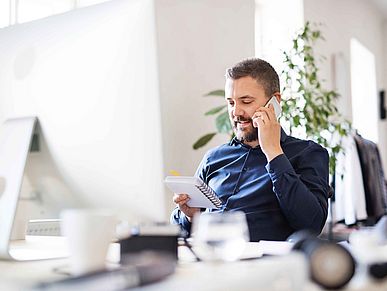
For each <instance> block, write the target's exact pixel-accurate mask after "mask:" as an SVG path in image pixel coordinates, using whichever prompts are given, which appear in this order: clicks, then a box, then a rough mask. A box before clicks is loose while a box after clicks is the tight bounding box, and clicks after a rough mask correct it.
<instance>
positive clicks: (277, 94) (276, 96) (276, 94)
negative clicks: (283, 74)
mask: <svg viewBox="0 0 387 291" xmlns="http://www.w3.org/2000/svg"><path fill="white" fill-rule="evenodd" d="M273 96H275V98H276V99H277V101H278V103H281V93H280V92H275V93H274V94H273Z"/></svg>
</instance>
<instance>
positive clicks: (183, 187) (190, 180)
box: [165, 176, 222, 209]
mask: <svg viewBox="0 0 387 291" xmlns="http://www.w3.org/2000/svg"><path fill="white" fill-rule="evenodd" d="M165 184H166V185H167V186H168V188H169V189H171V190H172V191H173V192H174V193H186V194H188V195H189V197H190V198H191V199H190V200H189V201H188V203H187V205H188V206H190V207H200V208H211V209H218V208H220V207H221V206H222V201H221V200H220V199H219V198H218V196H217V195H216V193H215V191H214V190H212V189H211V187H210V186H208V185H207V184H206V183H204V182H203V181H202V180H201V179H200V178H199V177H188V176H168V177H166V178H165Z"/></svg>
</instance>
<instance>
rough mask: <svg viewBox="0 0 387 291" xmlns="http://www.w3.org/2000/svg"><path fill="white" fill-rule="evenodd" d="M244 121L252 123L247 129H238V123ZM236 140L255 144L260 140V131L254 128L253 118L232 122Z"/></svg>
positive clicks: (241, 118) (240, 118) (239, 118)
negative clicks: (254, 142)
mask: <svg viewBox="0 0 387 291" xmlns="http://www.w3.org/2000/svg"><path fill="white" fill-rule="evenodd" d="M241 121H242V122H243V121H248V122H250V126H248V127H245V128H238V123H239V122H241ZM231 123H232V125H233V131H234V133H235V136H236V138H237V139H238V140H239V141H241V142H253V141H256V140H258V129H257V128H255V127H254V126H253V120H252V119H251V118H243V117H238V119H237V121H232V122H231Z"/></svg>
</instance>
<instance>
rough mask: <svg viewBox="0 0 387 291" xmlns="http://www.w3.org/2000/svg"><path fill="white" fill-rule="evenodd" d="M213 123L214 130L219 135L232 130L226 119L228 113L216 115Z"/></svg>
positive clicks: (227, 118)
mask: <svg viewBox="0 0 387 291" xmlns="http://www.w3.org/2000/svg"><path fill="white" fill-rule="evenodd" d="M215 123H216V129H217V130H218V132H219V133H229V132H230V131H231V129H232V128H231V123H230V119H229V117H228V112H223V113H222V114H220V115H218V117H217V118H216V120H215Z"/></svg>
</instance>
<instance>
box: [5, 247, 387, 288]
mask: <svg viewBox="0 0 387 291" xmlns="http://www.w3.org/2000/svg"><path fill="white" fill-rule="evenodd" d="M181 250H182V251H180V250H179V256H180V255H181V256H182V257H183V258H182V259H181V260H180V261H179V263H178V266H177V269H176V272H175V274H173V275H172V276H170V277H168V278H166V279H165V280H163V281H162V282H160V283H157V284H151V285H147V286H144V287H141V288H137V289H136V290H142V291H156V290H157V291H160V290H184V291H187V290H188V291H190V290H195V291H198V290H211V291H216V290H222V291H223V290H238V291H239V290H292V291H293V290H297V291H298V290H300V291H301V290H305V291H318V290H322V289H321V288H319V287H318V286H317V285H315V284H313V283H311V282H310V281H309V280H308V278H307V262H306V261H305V260H304V259H303V256H302V255H301V254H297V253H294V254H291V255H287V256H278V257H264V258H260V259H256V260H245V261H238V262H233V263H206V262H193V261H191V260H189V259H187V256H186V253H185V252H186V251H185V250H184V249H181ZM66 264H68V260H67V259H58V260H45V261H33V262H6V261H0V272H1V275H0V276H1V280H0V290H11V291H12V290H26V289H28V287H30V286H33V285H34V284H36V283H38V282H42V281H50V280H57V279H62V278H65V277H66V276H65V275H63V274H60V273H58V272H54V271H53V270H54V269H57V268H60V267H61V266H65V265H66ZM344 290H350V291H352V290H353V291H360V290H361V291H363V290H364V291H382V290H383V291H385V290H387V280H384V281H383V282H382V283H377V282H371V281H370V280H369V279H367V278H366V277H365V276H364V273H361V272H359V273H358V274H357V275H356V276H355V278H353V280H352V281H351V283H350V284H349V285H348V286H347V287H346V288H345V289H344Z"/></svg>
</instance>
